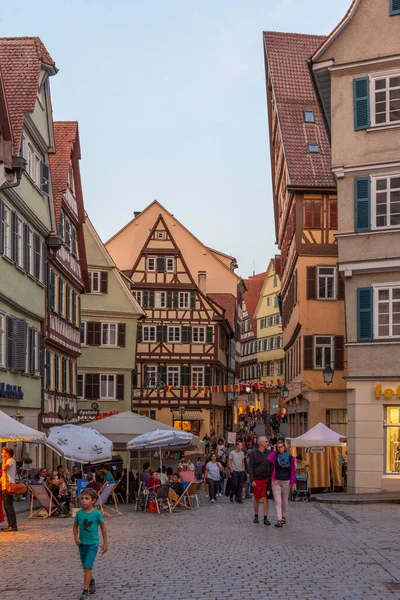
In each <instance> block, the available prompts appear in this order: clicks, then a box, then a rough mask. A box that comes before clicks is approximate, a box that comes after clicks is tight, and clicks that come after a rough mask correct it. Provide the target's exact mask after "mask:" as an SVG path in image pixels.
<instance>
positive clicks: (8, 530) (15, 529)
mask: <svg viewBox="0 0 400 600" xmlns="http://www.w3.org/2000/svg"><path fill="white" fill-rule="evenodd" d="M15 531H18V527H10V526H8V527H5V528H4V529H2V532H3V533H13V532H15Z"/></svg>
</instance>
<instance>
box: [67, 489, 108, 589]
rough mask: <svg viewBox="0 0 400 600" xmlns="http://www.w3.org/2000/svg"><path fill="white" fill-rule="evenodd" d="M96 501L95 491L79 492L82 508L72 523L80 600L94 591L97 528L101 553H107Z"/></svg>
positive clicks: (104, 528) (97, 541) (102, 523)
mask: <svg viewBox="0 0 400 600" xmlns="http://www.w3.org/2000/svg"><path fill="white" fill-rule="evenodd" d="M96 499H97V493H96V491H95V490H92V489H90V488H86V489H85V490H83V491H82V492H81V505H82V508H81V509H80V510H78V512H77V513H76V515H75V521H74V538H75V543H76V544H77V546H79V554H80V557H81V562H82V567H83V592H82V594H81V597H80V600H85V599H87V598H88V597H89V593H90V594H94V592H95V591H96V583H95V580H94V579H93V576H92V568H93V563H94V559H95V558H96V554H97V550H98V547H99V543H100V540H99V526H100V529H101V535H102V537H103V545H102V547H101V551H102V553H103V554H104V552H107V531H106V527H105V525H104V518H103V515H102V514H101V512H100V511H99V510H97V509H96V508H94V504H95V502H96Z"/></svg>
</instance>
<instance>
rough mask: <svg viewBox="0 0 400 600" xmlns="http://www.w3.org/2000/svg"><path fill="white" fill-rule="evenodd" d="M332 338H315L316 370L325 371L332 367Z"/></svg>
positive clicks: (328, 336)
mask: <svg viewBox="0 0 400 600" xmlns="http://www.w3.org/2000/svg"><path fill="white" fill-rule="evenodd" d="M332 344H333V340H332V336H330V335H327V336H318V335H316V336H315V338H314V369H325V367H327V366H330V367H331V366H332V364H331V363H332Z"/></svg>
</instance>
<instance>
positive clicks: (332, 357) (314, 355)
mask: <svg viewBox="0 0 400 600" xmlns="http://www.w3.org/2000/svg"><path fill="white" fill-rule="evenodd" d="M318 338H330V343H329V344H326V343H323V344H322V343H321V342H320V343H318V342H317V340H318ZM328 347H330V349H331V362H330V363H329V366H330V367H332V365H333V363H334V360H335V356H334V352H335V348H334V344H333V335H315V336H314V340H313V364H314V369H316V370H318V371H321V370H323V369H325V367H326V366H328V365H326V364H325V353H324V352H322V366H317V348H328ZM332 368H333V367H332Z"/></svg>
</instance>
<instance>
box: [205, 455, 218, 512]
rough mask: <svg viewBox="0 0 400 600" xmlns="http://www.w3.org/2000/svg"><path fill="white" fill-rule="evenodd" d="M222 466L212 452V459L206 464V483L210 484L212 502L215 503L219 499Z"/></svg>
mask: <svg viewBox="0 0 400 600" xmlns="http://www.w3.org/2000/svg"><path fill="white" fill-rule="evenodd" d="M221 472H222V466H221V465H220V463H219V462H217V457H216V455H215V454H211V456H210V461H209V462H208V463H207V464H206V470H205V473H204V483H207V484H208V489H209V494H210V502H212V503H213V504H215V502H216V501H217V500H216V498H217V490H218V486H219V481H220V479H221Z"/></svg>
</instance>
